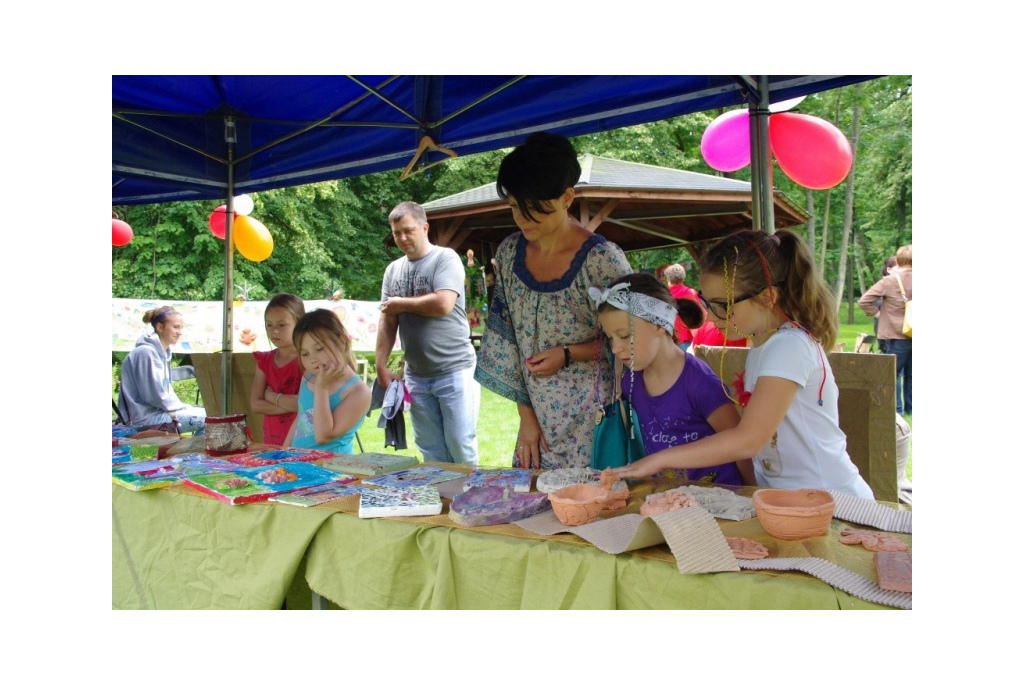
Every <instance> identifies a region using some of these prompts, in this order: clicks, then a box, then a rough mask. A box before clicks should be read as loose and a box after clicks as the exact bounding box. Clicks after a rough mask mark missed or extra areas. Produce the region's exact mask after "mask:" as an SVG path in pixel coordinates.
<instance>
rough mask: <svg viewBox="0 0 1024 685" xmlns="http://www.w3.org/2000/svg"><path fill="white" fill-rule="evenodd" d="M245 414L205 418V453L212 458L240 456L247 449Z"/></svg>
mask: <svg viewBox="0 0 1024 685" xmlns="http://www.w3.org/2000/svg"><path fill="white" fill-rule="evenodd" d="M246 433H247V431H246V424H245V414H230V415H228V416H207V417H206V453H207V454H209V455H210V456H212V457H220V456H224V455H228V454H241V453H242V452H245V451H246V450H247V449H249V438H248V436H247V435H246Z"/></svg>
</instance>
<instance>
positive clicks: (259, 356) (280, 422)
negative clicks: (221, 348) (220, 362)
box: [249, 293, 306, 445]
mask: <svg viewBox="0 0 1024 685" xmlns="http://www.w3.org/2000/svg"><path fill="white" fill-rule="evenodd" d="M305 313H306V307H305V305H304V304H303V303H302V300H301V299H299V298H298V297H296V296H295V295H291V294H289V293H280V294H278V295H275V296H274V297H273V298H272V299H271V300H270V302H269V303H267V309H266V312H264V314H263V320H264V323H265V324H266V326H267V338H269V339H270V342H271V343H273V344H274V346H275V347H276V349H274V350H270V351H269V352H253V357H254V358H255V359H256V377H255V378H253V381H252V394H251V396H250V398H249V400H250V404H251V405H252V410H253V411H254V412H256V413H258V414H263V442H264V443H266V444H268V445H283V444H284V439H285V437H287V435H288V429H289V428H291V426H292V423H293V422H294V421H295V412H296V411H297V410H298V407H299V383H300V382H301V381H302V368H301V367H300V366H299V361H298V359H299V352H298V350H296V349H295V344H294V342H293V341H292V332H293V331H294V330H295V324H296V323H298V321H299V319H301V318H302V316H303V315H304V314H305Z"/></svg>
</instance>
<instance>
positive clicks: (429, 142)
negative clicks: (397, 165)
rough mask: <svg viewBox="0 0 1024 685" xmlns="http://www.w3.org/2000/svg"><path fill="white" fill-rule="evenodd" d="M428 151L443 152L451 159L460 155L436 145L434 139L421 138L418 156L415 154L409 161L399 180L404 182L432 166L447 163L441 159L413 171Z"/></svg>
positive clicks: (417, 151) (428, 137)
mask: <svg viewBox="0 0 1024 685" xmlns="http://www.w3.org/2000/svg"><path fill="white" fill-rule="evenodd" d="M427 150H434V151H436V152H441V153H444V154H446V155H448V156H449V157H458V156H459V153H458V152H456V151H455V150H451V149H449V148H446V147H441V146H440V145H438V144H437V143H435V142H434V139H433V138H431V137H430V136H423V137H422V138H420V145H419V147H418V148H416V154H414V155H413V156H412V159H410V160H409V163H408V164H406V165H405V168H404V169H402V175H401V176H399V177H398V180H400V181H404V180H405V179H407V178H408V177H410V176H412V175H414V174H418V173H420V172H421V171H425V170H427V169H429V168H430V167H432V166H437V165H438V164H440V163H441V162H444V161H446V160H444V159H439V160H438V161H436V162H431V163H430V164H424V165H423V166H421V167H420V168H419V169H416V170H415V171H413V167H415V166H416V162H418V161H419V159H420V157H422V156H423V153H424V152H426V151H427Z"/></svg>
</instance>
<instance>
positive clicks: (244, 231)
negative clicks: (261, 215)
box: [231, 215, 274, 262]
mask: <svg viewBox="0 0 1024 685" xmlns="http://www.w3.org/2000/svg"><path fill="white" fill-rule="evenodd" d="M232 228H233V230H232V234H231V235H232V237H233V238H234V241H235V247H237V248H238V251H239V252H240V253H241V254H242V256H243V257H245V258H246V259H248V260H250V261H253V262H262V261H263V260H264V259H266V258H267V257H269V256H270V253H271V252H273V251H274V238H273V237H272V236H271V235H270V231H268V230H267V227H266V226H264V225H263V224H262V223H260V222H259V221H257V220H256V219H254V218H252V217H251V216H242V215H239V216H236V217H235V223H234V225H233V227H232Z"/></svg>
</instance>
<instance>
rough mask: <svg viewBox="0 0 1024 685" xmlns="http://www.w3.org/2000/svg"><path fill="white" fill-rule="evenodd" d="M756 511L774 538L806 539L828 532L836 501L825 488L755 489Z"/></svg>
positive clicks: (764, 526)
mask: <svg viewBox="0 0 1024 685" xmlns="http://www.w3.org/2000/svg"><path fill="white" fill-rule="evenodd" d="M753 499H754V511H756V512H757V518H758V520H759V521H760V522H761V527H762V528H764V530H765V532H766V533H768V534H769V535H771V536H772V537H773V538H779V539H780V540H802V539H804V538H812V537H816V536H818V535H824V534H825V533H827V532H828V528H829V526H830V525H831V524H832V514H833V512H834V511H835V508H836V502H835V500H834V499H832V495H830V494H828V493H827V492H826V491H824V490H809V489H804V490H775V489H765V490H755V491H754V498H753Z"/></svg>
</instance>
